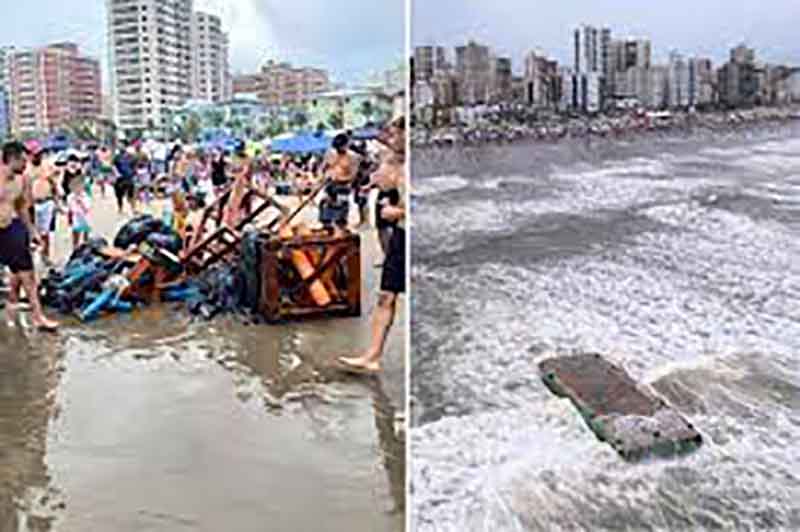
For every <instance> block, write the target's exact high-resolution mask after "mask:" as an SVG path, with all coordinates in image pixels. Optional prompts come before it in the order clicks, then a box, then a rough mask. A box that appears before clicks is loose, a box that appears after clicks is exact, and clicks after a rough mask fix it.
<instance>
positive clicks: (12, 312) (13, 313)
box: [5, 303, 17, 327]
mask: <svg viewBox="0 0 800 532" xmlns="http://www.w3.org/2000/svg"><path fill="white" fill-rule="evenodd" d="M5 316H6V325H7V326H9V327H14V326H15V325H16V324H17V305H16V304H15V303H6V311H5Z"/></svg>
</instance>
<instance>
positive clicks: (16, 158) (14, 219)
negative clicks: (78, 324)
mask: <svg viewBox="0 0 800 532" xmlns="http://www.w3.org/2000/svg"><path fill="white" fill-rule="evenodd" d="M25 166H26V160H25V147H24V146H23V145H22V144H20V143H18V142H9V143H6V144H5V145H3V149H2V165H0V266H2V267H6V266H7V267H8V268H9V269H10V270H11V278H10V286H9V288H10V291H9V296H8V299H9V301H8V305H7V306H6V319H7V321H8V323H10V324H12V325H13V324H14V323H16V320H17V303H18V302H19V295H20V287H22V288H24V289H25V293H26V294H27V296H28V299H29V300H30V304H31V310H32V311H33V314H32V318H33V324H34V326H36V327H37V328H38V329H42V330H48V331H53V330H56V329H57V328H58V323H57V322H55V321H52V320H49V319H47V318H46V317H45V315H44V311H43V310H42V305H41V302H40V301H39V291H38V287H37V283H36V274H35V273H34V270H33V256H32V255H31V250H30V246H31V242H32V241H33V242H36V243H39V242H41V239H40V238H39V235H38V234H37V232H36V228H35V227H33V224H32V223H31V219H30V215H29V211H28V204H29V200H28V198H29V197H30V191H29V190H26V189H27V188H29V187H26V185H25V182H24V176H23V174H24V172H25Z"/></svg>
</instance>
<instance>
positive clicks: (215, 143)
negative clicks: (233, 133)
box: [203, 137, 236, 151]
mask: <svg viewBox="0 0 800 532" xmlns="http://www.w3.org/2000/svg"><path fill="white" fill-rule="evenodd" d="M203 148H204V149H206V150H212V149H220V150H223V151H233V150H234V149H236V139H234V138H232V137H219V138H216V139H211V140H208V141H206V142H205V143H204V144H203Z"/></svg>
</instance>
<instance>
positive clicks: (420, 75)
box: [414, 46, 447, 81]
mask: <svg viewBox="0 0 800 532" xmlns="http://www.w3.org/2000/svg"><path fill="white" fill-rule="evenodd" d="M445 68H447V52H446V50H445V48H444V46H417V47H415V48H414V70H415V76H416V78H417V79H418V80H420V81H430V80H431V79H432V78H433V76H434V75H435V74H436V73H437V72H438V71H440V70H442V69H445Z"/></svg>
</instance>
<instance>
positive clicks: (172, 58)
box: [106, 0, 193, 132]
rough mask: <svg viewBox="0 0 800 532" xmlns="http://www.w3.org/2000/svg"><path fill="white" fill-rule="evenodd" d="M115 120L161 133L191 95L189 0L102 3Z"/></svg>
mask: <svg viewBox="0 0 800 532" xmlns="http://www.w3.org/2000/svg"><path fill="white" fill-rule="evenodd" d="M106 13H107V17H108V36H109V39H108V45H109V62H110V65H111V95H112V98H113V100H114V120H115V122H116V123H117V125H118V127H119V128H120V130H121V131H123V132H129V131H131V130H146V129H165V128H166V127H168V125H169V123H170V117H171V116H172V115H173V114H174V113H175V112H177V111H178V110H179V109H180V108H181V107H182V106H183V104H184V103H185V102H186V101H187V100H189V99H190V98H191V97H192V93H193V88H192V80H193V76H192V70H193V66H192V65H193V52H192V47H191V45H192V38H191V33H192V13H193V3H192V0H106Z"/></svg>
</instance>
